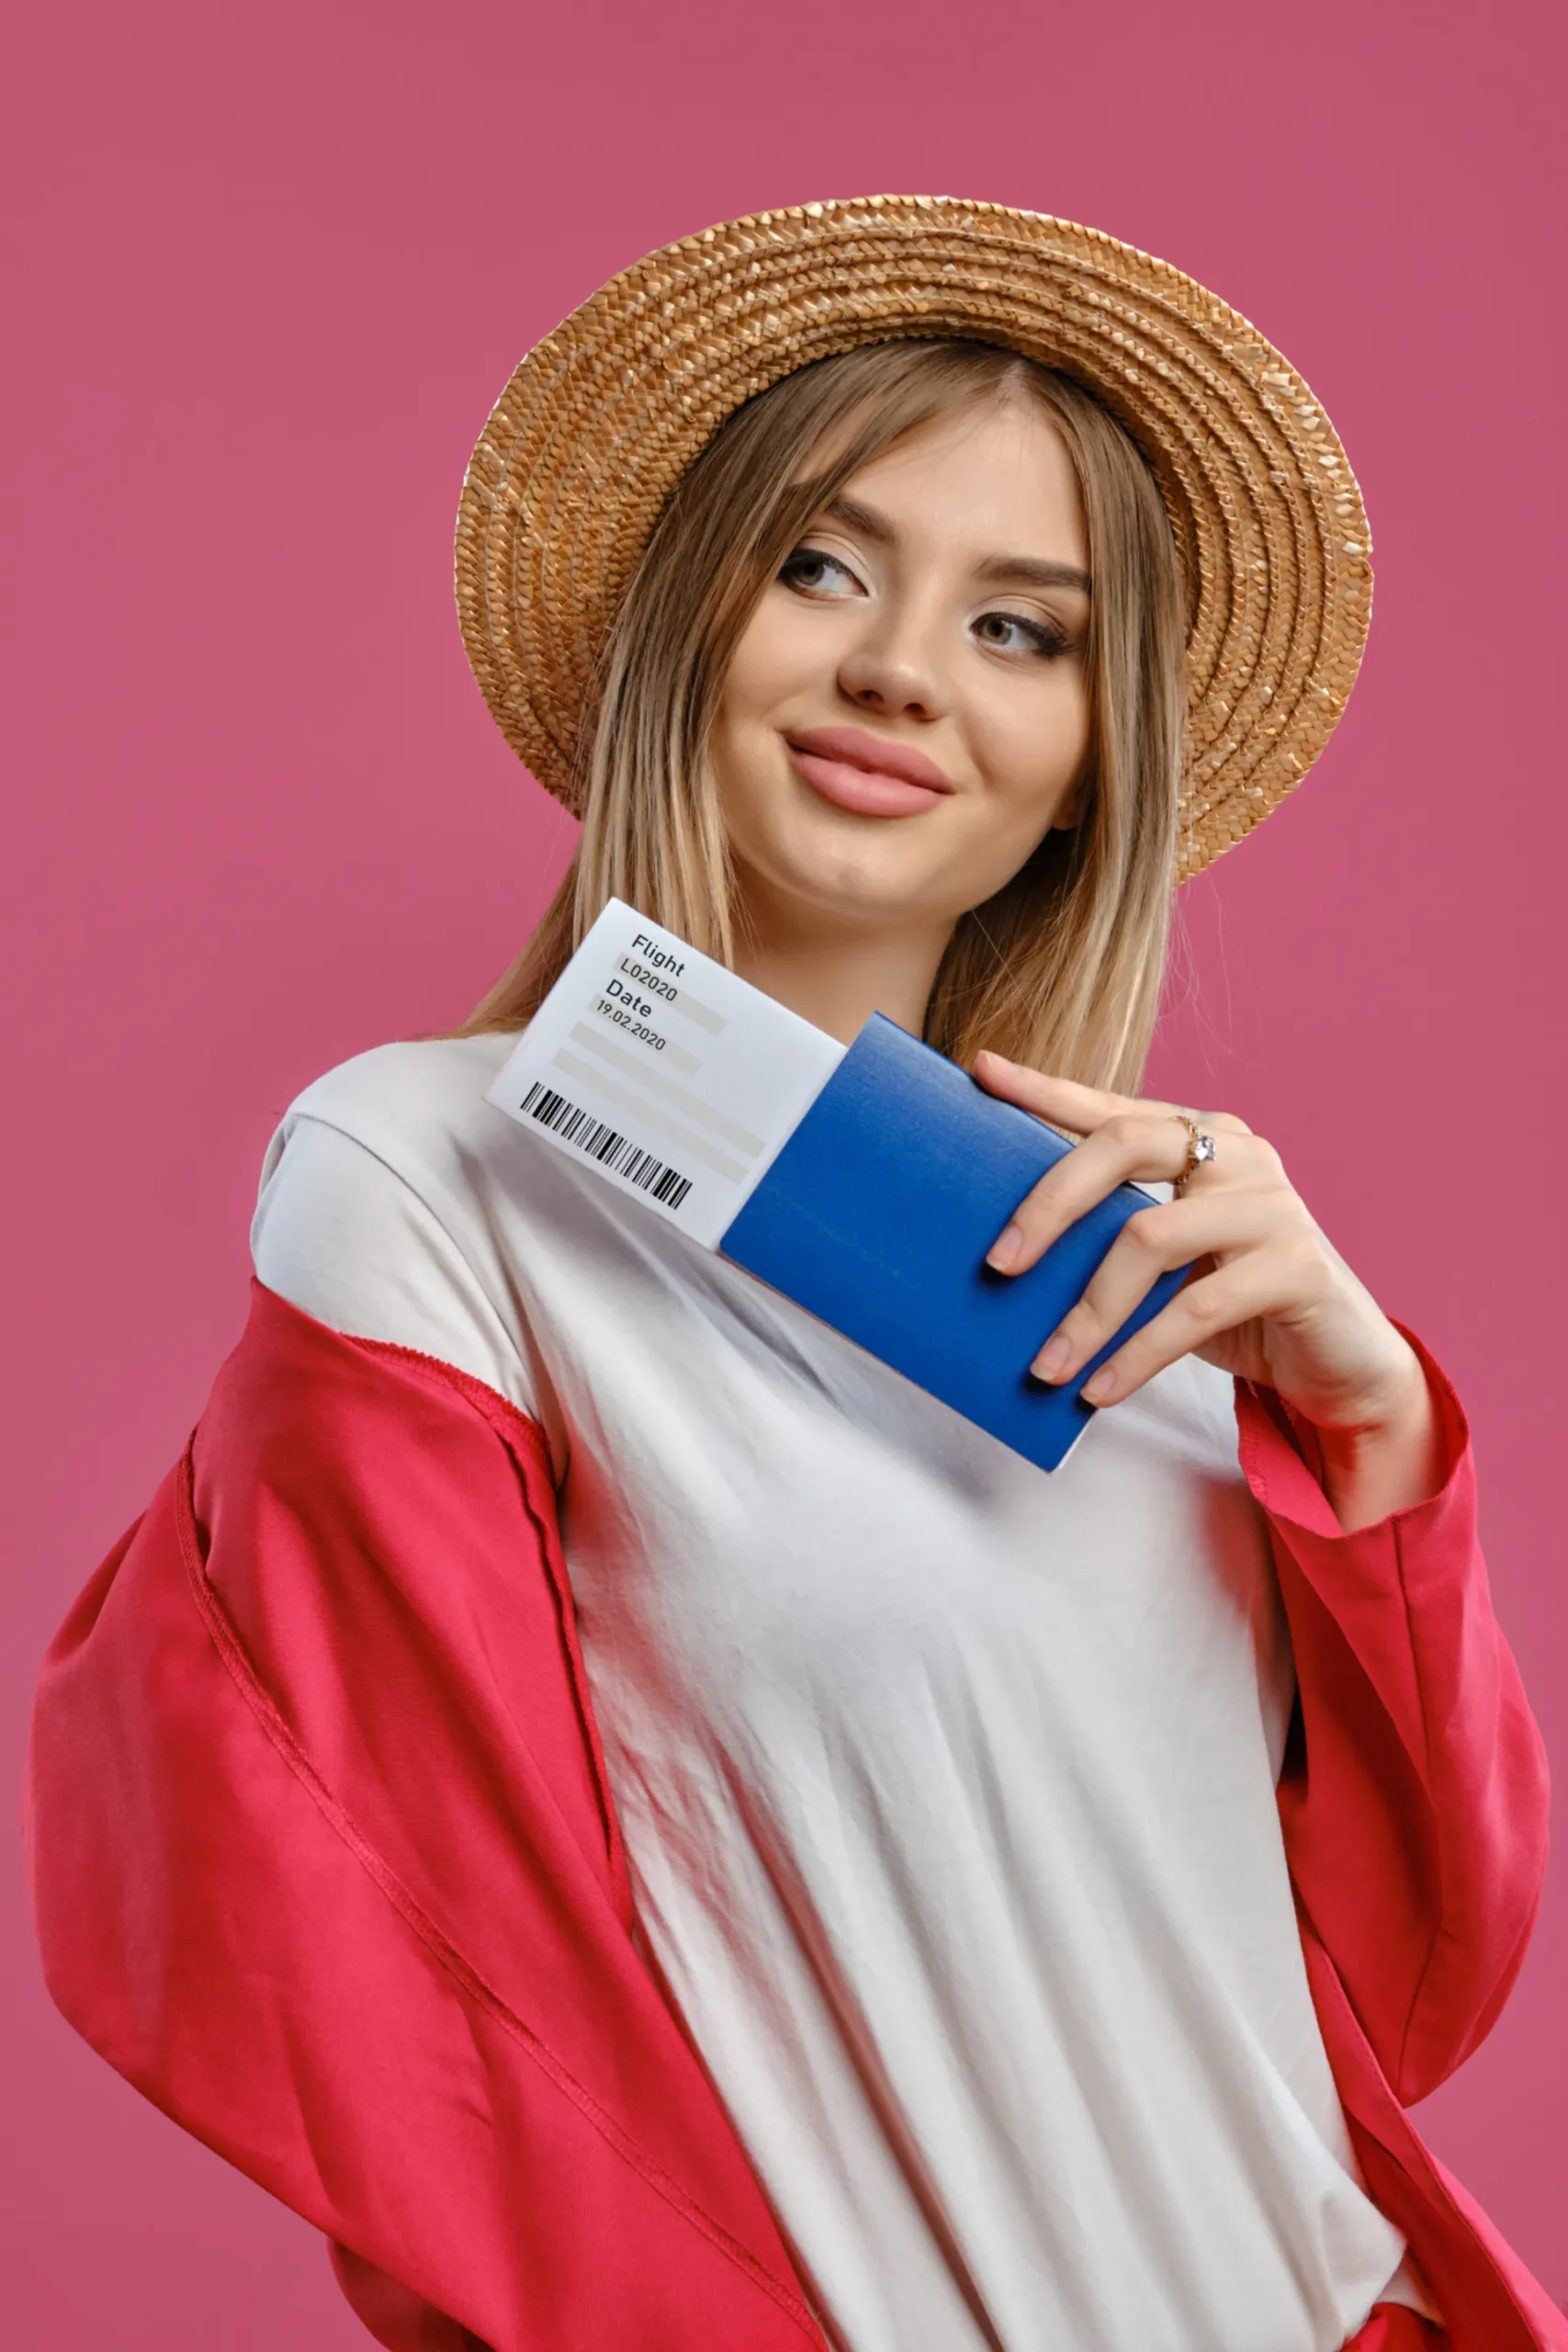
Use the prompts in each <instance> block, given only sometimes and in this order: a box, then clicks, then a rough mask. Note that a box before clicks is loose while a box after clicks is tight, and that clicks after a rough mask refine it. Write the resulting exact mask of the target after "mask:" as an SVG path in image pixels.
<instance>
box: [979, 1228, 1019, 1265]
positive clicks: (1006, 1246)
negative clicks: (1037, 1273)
mask: <svg viewBox="0 0 1568 2352" xmlns="http://www.w3.org/2000/svg"><path fill="white" fill-rule="evenodd" d="M1022 1247H1023V1227H1021V1225H1010V1226H1006V1227H1004V1228H1003V1229H1002V1231H1001V1232H1000V1233H998V1236H997V1238H996V1239H995V1240H994V1241H993V1242H992V1244H991V1246H990V1248H989V1250H987V1252H986V1263H987V1266H989V1267H990V1268H991V1269H992V1271H993V1272H996V1273H998V1274H1005V1273H1006V1272H1007V1270H1008V1268H1009V1267H1010V1265H1011V1264H1012V1262H1013V1261H1014V1259H1015V1258H1016V1257H1017V1256H1018V1253H1019V1251H1020V1250H1021V1249H1022Z"/></svg>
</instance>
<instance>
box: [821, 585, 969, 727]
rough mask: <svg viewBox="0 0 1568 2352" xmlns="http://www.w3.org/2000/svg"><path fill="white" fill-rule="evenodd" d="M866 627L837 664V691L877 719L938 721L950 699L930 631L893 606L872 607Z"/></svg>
mask: <svg viewBox="0 0 1568 2352" xmlns="http://www.w3.org/2000/svg"><path fill="white" fill-rule="evenodd" d="M867 622H868V626H867V627H866V628H865V630H864V631H863V634H861V635H859V636H857V637H856V639H855V641H854V643H853V644H852V646H849V647H848V648H846V650H845V651H844V654H843V657H842V659H841V660H840V663H839V686H840V692H841V693H842V694H844V695H846V696H847V697H848V699H849V700H850V701H851V702H852V703H854V704H855V705H856V706H857V707H858V708H860V709H861V710H868V711H874V712H875V713H876V714H877V715H878V716H879V717H880V718H922V719H931V718H941V717H942V714H943V712H944V711H945V710H946V708H947V703H948V695H947V690H946V687H945V685H944V683H943V680H942V664H941V661H940V659H939V656H938V653H937V649H936V648H935V646H934V645H933V644H932V642H931V631H930V629H929V628H923V627H922V626H921V625H920V622H919V618H918V616H916V615H914V614H913V613H909V612H907V611H906V612H899V611H897V609H895V608H894V606H893V605H891V604H888V605H882V606H881V607H880V608H879V609H878V608H876V607H874V608H873V611H872V612H871V613H870V614H868V616H867Z"/></svg>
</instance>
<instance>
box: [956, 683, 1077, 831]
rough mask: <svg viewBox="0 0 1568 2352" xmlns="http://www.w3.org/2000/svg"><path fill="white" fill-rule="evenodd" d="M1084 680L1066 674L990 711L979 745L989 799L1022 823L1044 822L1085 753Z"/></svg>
mask: <svg viewBox="0 0 1568 2352" xmlns="http://www.w3.org/2000/svg"><path fill="white" fill-rule="evenodd" d="M1090 741H1091V728H1090V722H1089V686H1088V682H1087V681H1086V680H1085V679H1084V678H1083V677H1082V675H1081V674H1079V673H1071V674H1064V675H1062V676H1061V677H1060V678H1059V679H1053V680H1052V681H1051V682H1050V684H1049V687H1048V689H1047V691H1046V692H1044V693H1043V694H1042V695H1040V696H1039V697H1038V698H1037V699H1036V698H1034V697H1029V698H1027V699H1025V700H1022V701H1021V702H1019V703H1017V704H1014V705H1012V706H1011V707H1008V708H1007V709H1005V710H999V711H993V712H992V713H991V714H990V717H989V720H988V723H987V725H986V726H985V728H984V730H983V741H981V743H980V744H979V745H977V747H976V748H977V749H978V750H979V752H980V758H981V763H982V765H983V767H984V770H985V775H986V780H987V784H988V786H990V791H991V797H992V798H993V801H994V802H995V803H997V804H998V805H999V808H1000V809H1003V810H1005V811H1006V812H1007V813H1008V814H1009V815H1014V814H1016V816H1017V819H1018V821H1019V823H1020V825H1021V826H1022V827H1023V828H1025V829H1027V828H1028V826H1029V825H1030V824H1031V823H1033V822H1038V824H1040V825H1044V824H1048V823H1049V822H1050V820H1051V818H1052V815H1053V814H1054V812H1055V809H1057V808H1058V807H1059V806H1060V803H1061V800H1062V797H1063V795H1064V794H1065V793H1066V792H1067V791H1068V790H1069V788H1070V787H1071V786H1072V785H1073V784H1074V783H1076V781H1077V777H1078V776H1079V775H1081V773H1082V771H1083V768H1084V765H1085V763H1086V762H1087V760H1088V758H1089V749H1090Z"/></svg>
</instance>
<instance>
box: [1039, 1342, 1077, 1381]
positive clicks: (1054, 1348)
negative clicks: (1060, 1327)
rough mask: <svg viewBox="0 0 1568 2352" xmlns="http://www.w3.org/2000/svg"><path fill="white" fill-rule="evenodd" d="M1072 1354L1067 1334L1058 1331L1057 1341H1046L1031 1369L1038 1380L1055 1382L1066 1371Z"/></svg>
mask: <svg viewBox="0 0 1568 2352" xmlns="http://www.w3.org/2000/svg"><path fill="white" fill-rule="evenodd" d="M1071 1354H1072V1349H1071V1347H1070V1346H1069V1345H1068V1342H1067V1337H1066V1332H1063V1331H1058V1332H1057V1333H1056V1336H1055V1339H1053V1340H1046V1342H1045V1345H1044V1346H1043V1348H1042V1349H1041V1351H1040V1353H1039V1354H1038V1355H1037V1356H1036V1357H1035V1359H1034V1362H1033V1363H1032V1365H1031V1366H1030V1369H1031V1371H1032V1373H1033V1374H1034V1377H1035V1379H1036V1380H1055V1377H1056V1375H1057V1374H1058V1373H1060V1372H1063V1371H1065V1370H1066V1362H1067V1358H1068V1357H1069V1356H1070V1355H1071Z"/></svg>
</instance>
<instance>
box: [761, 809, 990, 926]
mask: <svg viewBox="0 0 1568 2352" xmlns="http://www.w3.org/2000/svg"><path fill="white" fill-rule="evenodd" d="M879 821H892V820H879ZM915 821H917V822H918V821H919V820H915ZM811 834H812V836H813V837H812V838H809V839H807V840H800V839H796V840H794V841H792V842H790V843H789V844H788V847H787V850H786V849H785V848H784V845H783V844H781V845H780V846H779V848H778V849H777V850H776V851H775V852H774V854H773V855H771V856H764V857H761V858H759V859H757V860H756V861H755V863H754V864H753V865H751V866H750V872H751V874H752V875H753V876H754V877H755V879H756V881H757V882H759V883H760V884H761V888H762V890H763V891H764V892H765V893H766V894H767V895H768V896H769V897H776V898H780V899H788V900H791V901H793V902H794V903H795V905H797V906H799V905H802V904H804V905H807V906H809V907H811V908H813V909H815V910H818V911H819V912H820V913H821V914H823V915H826V916H831V917H835V918H836V919H837V920H838V921H840V922H868V923H886V922H897V921H899V920H906V921H907V920H908V919H909V918H910V917H915V918H916V919H918V920H921V921H925V922H932V921H944V922H953V921H956V919H957V917H958V916H959V915H960V914H962V913H963V912H964V910H965V908H966V907H968V906H969V905H972V904H973V905H977V904H978V903H979V900H978V899H977V898H976V899H973V900H971V899H964V901H963V902H962V904H956V905H955V904H954V903H953V868H952V861H951V859H950V858H947V857H944V856H943V855H942V854H941V853H940V851H937V850H935V848H934V845H933V847H932V848H931V849H927V848H926V847H925V846H924V845H923V844H922V845H919V854H916V852H917V844H916V843H915V842H911V841H909V840H908V838H906V839H905V840H904V841H902V842H899V841H897V840H888V839H886V838H884V839H878V838H877V836H876V835H874V834H872V835H870V837H869V838H867V839H864V840H846V839H845V838H844V835H843V832H842V831H841V830H840V828H839V827H837V826H833V827H830V828H829V827H822V828H817V827H813V828H812V829H811ZM742 870H743V871H744V870H745V869H744V868H743V869H742Z"/></svg>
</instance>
